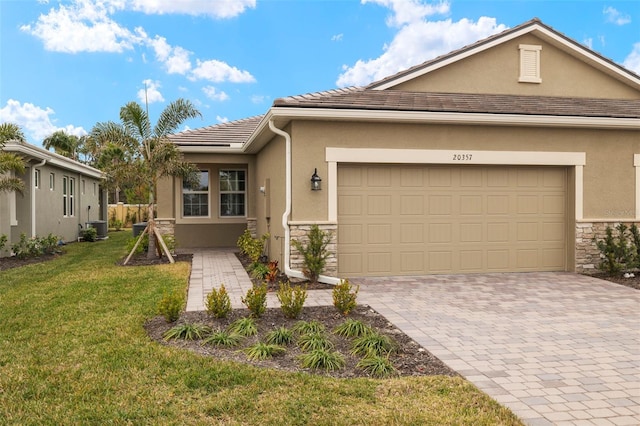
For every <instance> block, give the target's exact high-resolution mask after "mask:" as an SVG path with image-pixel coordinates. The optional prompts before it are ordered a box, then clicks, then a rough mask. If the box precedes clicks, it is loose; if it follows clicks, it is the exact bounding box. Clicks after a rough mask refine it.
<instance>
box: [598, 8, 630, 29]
mask: <svg viewBox="0 0 640 426" xmlns="http://www.w3.org/2000/svg"><path fill="white" fill-rule="evenodd" d="M602 13H603V14H604V16H605V17H606V18H607V22H609V23H612V24H615V25H626V24H629V23H631V16H629V15H628V14H623V13H621V12H619V11H618V10H617V9H616V8H614V7H611V6H609V7H605V8H604V10H603V11H602Z"/></svg>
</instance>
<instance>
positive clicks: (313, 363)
mask: <svg viewBox="0 0 640 426" xmlns="http://www.w3.org/2000/svg"><path fill="white" fill-rule="evenodd" d="M298 360H299V361H300V366H301V367H302V368H313V369H316V370H319V369H323V370H326V371H331V370H339V369H341V368H343V367H344V365H345V361H344V357H343V356H342V355H341V354H340V352H332V351H330V350H327V349H316V350H313V351H310V352H306V353H304V354H302V355H300V356H299V357H298Z"/></svg>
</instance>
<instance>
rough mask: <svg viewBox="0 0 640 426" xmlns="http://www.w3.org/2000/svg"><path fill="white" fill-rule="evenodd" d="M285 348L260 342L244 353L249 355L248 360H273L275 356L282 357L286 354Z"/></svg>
mask: <svg viewBox="0 0 640 426" xmlns="http://www.w3.org/2000/svg"><path fill="white" fill-rule="evenodd" d="M285 351H286V350H285V348H283V347H282V346H278V345H273V344H269V343H263V342H258V343H256V344H255V345H253V346H249V347H248V348H246V349H245V350H244V353H246V354H247V358H249V359H250V360H252V361H258V360H263V359H267V358H271V357H273V356H275V355H280V354H283V353H285Z"/></svg>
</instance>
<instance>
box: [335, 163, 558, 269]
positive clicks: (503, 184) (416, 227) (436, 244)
mask: <svg viewBox="0 0 640 426" xmlns="http://www.w3.org/2000/svg"><path fill="white" fill-rule="evenodd" d="M566 182H567V176H566V169H564V168H556V167H521V166H518V167H505V166H495V167H484V166H458V167H454V166H423V165H420V166H413V165H407V166H389V165H360V164H340V165H339V166H338V270H339V274H340V275H341V276H367V275H368V276H376V275H388V274H393V275H418V274H437V273H442V274H450V273H472V272H520V271H522V272H524V271H563V270H565V262H566V261H565V259H566V250H567V248H566V185H567V184H566Z"/></svg>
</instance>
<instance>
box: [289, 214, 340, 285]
mask: <svg viewBox="0 0 640 426" xmlns="http://www.w3.org/2000/svg"><path fill="white" fill-rule="evenodd" d="M330 242H331V236H330V235H329V233H328V232H324V231H322V230H321V229H320V228H319V227H318V225H315V224H314V225H312V226H311V230H310V231H309V242H308V243H307V244H306V245H305V244H303V243H302V242H300V241H298V240H292V241H291V243H292V244H293V246H294V247H295V248H296V250H298V251H299V252H300V254H302V257H303V264H304V269H303V271H302V272H303V273H304V275H305V276H306V277H307V278H309V281H311V282H314V283H315V282H317V281H318V277H319V276H320V274H322V271H324V267H325V264H326V263H327V257H329V252H328V251H327V246H328V245H329V243H330Z"/></svg>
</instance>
